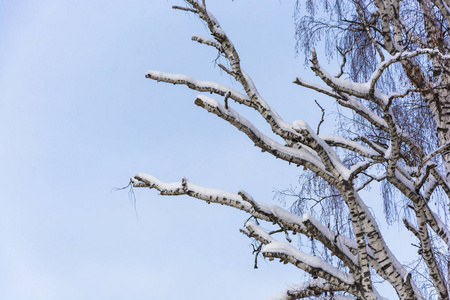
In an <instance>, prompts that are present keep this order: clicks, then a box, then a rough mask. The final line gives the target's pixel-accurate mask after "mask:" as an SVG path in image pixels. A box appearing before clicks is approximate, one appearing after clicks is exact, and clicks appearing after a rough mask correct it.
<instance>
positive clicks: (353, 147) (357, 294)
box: [131, 0, 450, 299]
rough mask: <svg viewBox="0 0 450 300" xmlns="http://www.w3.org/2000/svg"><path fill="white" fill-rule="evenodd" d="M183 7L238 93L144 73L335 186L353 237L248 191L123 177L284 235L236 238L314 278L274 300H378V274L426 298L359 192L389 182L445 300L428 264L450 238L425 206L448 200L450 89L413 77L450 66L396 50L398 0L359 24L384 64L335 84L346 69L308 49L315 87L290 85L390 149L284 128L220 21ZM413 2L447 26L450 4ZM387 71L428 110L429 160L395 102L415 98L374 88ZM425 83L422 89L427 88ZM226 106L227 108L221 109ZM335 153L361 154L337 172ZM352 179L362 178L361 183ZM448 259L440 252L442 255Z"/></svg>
mask: <svg viewBox="0 0 450 300" xmlns="http://www.w3.org/2000/svg"><path fill="white" fill-rule="evenodd" d="M186 4H187V6H186V7H174V8H176V9H181V10H185V11H188V12H190V13H193V14H195V15H197V16H198V18H200V19H201V20H202V21H203V22H204V24H206V26H207V28H208V29H209V32H210V34H211V37H200V36H197V35H194V36H193V38H192V39H193V40H194V41H196V42H198V43H201V44H204V45H206V46H210V47H212V48H213V49H215V51H218V52H219V54H220V55H222V56H223V57H224V58H225V59H226V60H227V61H228V63H229V66H230V67H229V68H226V67H224V66H223V65H220V67H221V69H222V70H224V71H225V72H227V73H228V74H229V75H230V76H231V77H232V78H233V79H234V80H235V82H236V84H237V85H240V87H241V88H242V90H243V91H244V92H243V93H241V92H239V91H237V90H235V89H232V88H230V87H227V86H225V85H222V84H219V83H215V82H210V81H200V80H197V79H194V78H191V77H189V76H186V75H180V74H169V73H163V72H159V71H148V72H147V74H146V77H147V78H149V79H152V80H156V81H160V82H166V83H172V84H181V85H185V86H187V87H188V88H190V89H193V90H196V91H199V92H208V93H210V94H213V95H214V96H216V98H217V100H216V99H213V98H212V97H209V96H206V95H203V94H201V95H199V96H197V98H196V99H195V104H196V105H198V106H200V107H202V108H204V109H205V110H206V111H208V112H210V113H213V114H215V115H216V116H218V117H220V118H221V119H223V120H225V121H227V122H228V123H230V124H231V125H232V126H234V127H236V128H237V129H238V130H239V131H241V132H243V133H244V134H246V135H247V136H248V137H249V138H250V139H251V140H252V141H253V142H254V144H255V146H256V147H259V148H260V149H261V150H262V151H266V152H268V153H270V154H272V155H273V156H275V157H276V158H280V159H281V160H283V161H286V162H288V163H293V164H295V165H298V166H300V165H302V166H304V167H305V168H307V169H308V170H310V171H312V172H314V173H315V174H316V176H318V177H320V178H322V179H323V180H324V181H325V182H326V183H327V184H329V185H330V186H332V187H334V188H335V189H336V190H337V191H338V192H339V193H340V196H341V197H342V201H343V202H344V203H345V205H346V206H347V208H348V211H349V214H350V221H351V224H352V233H353V235H348V236H345V235H342V234H340V233H339V232H335V231H333V230H330V229H329V228H327V226H325V225H324V224H321V223H320V222H319V221H318V220H317V219H315V218H314V217H313V216H311V215H308V214H306V215H303V216H297V215H294V214H292V213H289V212H287V211H286V210H284V209H282V208H280V207H278V206H273V205H267V204H264V203H262V202H258V201H255V200H254V199H253V198H252V197H251V196H250V195H248V194H247V193H245V192H244V191H240V192H239V193H237V194H235V193H230V192H225V191H219V190H215V189H209V188H204V187H200V186H197V185H195V184H193V183H191V182H188V181H187V180H186V179H183V180H182V181H181V182H180V183H164V182H161V181H160V180H158V179H157V178H155V177H153V176H151V175H146V174H136V175H135V176H134V177H133V178H132V179H131V180H132V183H133V186H134V187H147V188H153V189H156V190H158V191H159V192H160V194H161V195H189V196H191V197H194V198H197V199H200V200H203V201H207V202H208V203H210V202H212V203H219V204H223V205H227V206H231V207H234V208H237V209H239V210H242V211H245V212H247V213H248V214H249V215H250V216H252V217H253V218H255V219H257V220H263V221H267V222H270V223H272V224H274V225H276V226H278V227H279V232H284V233H285V235H286V241H279V240H277V239H276V238H275V236H274V235H273V232H267V231H265V230H263V229H262V228H261V227H260V226H258V225H257V224H255V223H253V222H247V223H246V225H245V227H244V228H243V229H242V232H243V233H244V234H246V235H247V236H249V237H250V238H253V239H255V240H256V241H258V242H259V243H260V244H261V247H260V248H259V250H258V253H259V252H260V253H261V254H262V255H263V256H264V257H267V258H269V259H273V258H277V259H280V261H282V262H284V263H290V264H293V265H295V266H296V267H298V268H299V269H301V270H303V271H304V272H306V273H309V274H310V275H311V276H312V278H313V279H312V280H310V281H309V282H307V283H304V284H301V285H296V286H295V287H293V288H292V289H289V290H287V291H283V292H281V293H280V294H279V298H277V299H302V298H308V297H312V296H319V297H321V298H320V299H327V298H328V297H329V296H328V295H327V294H328V293H330V292H333V293H334V292H335V293H336V297H341V299H355V298H356V299H384V298H383V297H382V296H381V295H380V294H379V293H378V291H377V290H376V287H375V284H374V276H373V273H374V272H375V273H377V274H378V275H379V276H381V277H382V278H383V279H384V280H386V281H387V282H388V283H389V284H391V285H392V287H393V288H394V289H395V290H396V292H397V295H398V297H399V298H400V299H425V297H424V296H423V294H422V291H421V290H420V288H419V287H418V286H417V285H416V283H415V281H414V278H412V276H411V274H410V273H409V272H408V271H407V270H406V269H405V267H404V266H402V264H401V263H400V262H399V260H398V259H397V258H396V257H395V256H394V255H393V254H392V251H391V250H390V249H389V246H388V245H387V243H386V242H385V240H384V238H383V234H382V232H381V230H380V229H379V227H378V225H377V223H376V221H375V216H374V215H373V214H372V212H371V211H370V210H369V209H368V208H367V205H366V203H365V201H364V199H362V198H361V196H360V195H359V194H358V192H359V191H360V190H361V189H362V188H363V187H365V186H367V185H369V184H370V183H371V182H373V181H380V180H387V181H388V182H390V183H391V184H392V185H393V186H394V187H395V188H396V189H398V190H399V191H400V192H401V193H402V194H403V195H404V196H405V197H406V198H408V199H409V200H410V201H411V208H412V209H413V212H414V217H415V219H413V220H406V219H405V220H404V224H405V227H406V228H407V229H408V230H409V231H411V232H412V233H413V234H414V235H415V236H416V238H417V239H418V242H419V243H420V248H421V249H420V251H421V253H420V255H421V258H422V259H423V261H424V263H425V265H426V267H427V268H428V272H429V280H430V282H432V285H433V289H434V290H433V292H434V294H435V295H436V297H437V298H438V299H448V296H449V286H448V280H449V279H448V274H446V272H444V269H443V268H442V266H441V265H440V264H439V261H438V259H437V258H436V254H435V250H434V249H433V242H432V237H433V238H436V239H439V242H440V243H441V244H444V245H447V246H446V247H448V245H449V241H450V231H449V229H448V228H447V227H446V226H445V222H444V220H441V216H440V215H439V214H437V213H435V212H434V211H433V208H432V207H431V206H430V198H431V197H432V195H433V193H436V190H437V187H441V188H442V189H443V191H444V192H445V193H446V196H447V203H448V197H449V196H450V143H449V142H450V130H449V129H450V94H449V93H450V92H449V89H442V88H437V85H434V86H432V85H430V84H434V83H430V82H429V81H430V80H429V79H427V78H425V75H424V72H419V71H420V68H421V65H420V64H419V63H418V61H419V58H420V57H425V58H429V59H431V64H432V65H433V66H434V68H435V69H440V70H443V69H445V68H446V66H447V65H448V63H449V60H450V57H449V56H448V53H447V52H446V51H442V49H441V48H439V47H434V46H435V45H434V44H431V45H430V47H416V48H415V49H414V50H411V51H406V50H405V48H404V42H403V39H404V36H405V34H406V33H405V32H404V22H403V20H401V19H400V18H399V11H400V10H401V9H402V6H401V3H399V1H394V0H374V1H373V2H372V4H373V7H375V8H376V9H377V13H378V15H379V30H378V32H375V31H374V29H373V27H370V26H372V25H370V26H369V20H364V22H362V25H363V26H365V28H364V29H363V30H364V32H366V33H367V34H368V36H369V40H370V43H373V44H374V47H375V48H376V49H377V53H378V55H379V56H380V57H379V59H380V63H379V64H378V66H377V68H376V69H375V70H374V71H373V73H372V74H371V76H369V80H368V81H367V82H364V83H358V82H352V81H350V80H348V79H343V78H342V74H343V70H344V67H345V65H344V64H343V65H342V66H341V72H340V73H339V74H338V75H336V76H334V75H331V74H330V73H329V72H327V71H326V70H325V68H323V67H322V66H321V65H320V63H319V61H318V58H317V55H316V53H315V52H314V51H313V53H312V59H311V69H312V70H313V71H314V73H315V75H316V76H317V77H319V78H320V79H321V80H322V82H323V86H320V85H316V84H311V83H308V82H306V81H304V80H302V79H300V78H296V79H295V81H294V83H296V84H298V85H300V86H303V87H306V88H309V89H313V90H315V91H317V92H319V93H321V94H324V95H326V96H329V97H330V98H334V99H335V100H337V103H338V104H339V105H341V106H342V107H344V108H346V109H350V110H351V111H352V112H353V113H355V114H356V115H358V116H360V117H361V118H362V119H364V120H366V121H367V123H368V124H371V125H372V126H373V128H375V130H377V132H378V133H380V134H382V135H383V136H385V137H386V138H385V139H386V141H387V144H386V145H383V144H380V143H379V141H378V140H377V139H374V138H371V137H367V136H365V135H363V134H361V136H360V137H359V138H358V139H357V140H350V139H348V138H345V137H340V136H336V135H331V134H326V135H321V136H319V135H317V134H316V133H315V131H313V130H312V129H311V128H310V126H309V125H308V124H307V123H305V122H303V121H295V122H293V123H292V124H290V123H288V122H286V121H284V120H283V119H282V118H281V117H280V116H279V115H278V113H276V112H275V110H274V109H273V108H271V107H270V106H269V104H268V103H267V102H266V101H265V100H264V98H263V97H262V95H260V93H259V92H258V90H257V88H256V86H255V84H254V83H253V81H252V80H251V77H250V76H249V75H248V74H246V73H245V71H244V70H243V68H242V66H241V64H240V57H239V55H238V52H237V50H236V48H235V47H234V44H233V43H232V42H231V40H230V39H229V37H228V36H227V34H226V33H225V32H224V31H223V29H222V28H221V26H220V24H219V22H218V21H217V19H216V18H215V17H214V16H213V14H212V13H211V12H209V11H208V10H207V7H206V4H205V1H196V0H186ZM362 4H364V3H363V2H362V1H356V5H357V6H356V7H357V10H358V14H359V16H360V17H362V18H363V17H364V13H365V12H364V9H367V6H363V5H362ZM420 5H421V6H420V7H421V9H422V11H423V14H424V15H427V16H428V17H430V12H429V7H431V6H433V9H439V10H441V11H442V13H443V15H444V13H445V19H450V18H449V15H450V14H449V12H450V9H449V4H448V3H447V2H446V1H439V0H436V1H423V2H421V3H420ZM430 5H431V6H430ZM430 18H431V17H430ZM433 26H436V24H435V23H433V22H428V21H426V22H425V25H424V28H425V30H427V29H428V30H429V31H430V30H431V29H430V28H433V30H434V29H435V28H434V27H433ZM409 35H411V36H412V35H413V33H409V32H408V33H407V34H406V36H409ZM437 46H439V45H437ZM393 65H399V66H401V67H402V68H403V70H404V71H405V73H406V75H407V76H408V78H409V79H410V80H411V82H412V84H413V85H415V86H416V88H417V89H416V90H414V91H415V92H418V93H420V94H421V95H422V97H423V99H425V102H426V103H427V104H428V105H429V107H430V110H431V112H432V115H433V117H434V120H435V123H436V128H437V132H436V134H437V136H438V140H439V145H437V146H436V147H435V149H433V151H431V152H428V153H427V152H426V151H425V150H424V149H423V148H422V146H421V145H419V144H417V143H416V142H415V139H414V138H413V137H412V136H410V135H409V134H408V133H407V132H406V131H405V130H403V128H402V125H401V123H399V122H398V121H397V120H396V117H395V111H394V109H393V102H394V101H396V100H398V99H401V98H402V97H406V96H407V95H408V94H409V93H411V92H413V90H407V91H404V90H398V91H395V92H391V93H387V92H384V91H383V90H382V89H380V88H379V87H378V82H379V80H380V78H381V77H382V75H383V73H384V72H386V70H388V69H389V68H391V67H392V66H393ZM418 70H419V71H418ZM447 74H450V72H449V73H445V72H444V71H441V75H440V77H439V85H440V86H450V75H447ZM425 85H427V86H428V87H427V88H425V87H424V86H425ZM430 86H431V87H430ZM222 99H223V102H224V104H221V103H220V102H221V101H222ZM230 99H231V100H234V101H235V102H236V103H238V104H239V105H242V106H246V107H249V108H251V109H253V110H255V111H257V112H258V113H259V114H260V116H261V117H262V118H263V119H264V120H265V121H266V122H267V123H268V124H269V125H270V127H271V128H272V131H273V133H274V134H276V135H278V136H279V137H280V138H281V139H282V140H283V141H284V144H280V143H278V142H276V141H275V140H274V139H272V138H270V137H269V136H267V135H265V134H263V133H261V132H260V131H259V130H258V129H257V128H256V127H255V126H254V125H253V124H252V123H251V122H250V121H248V120H247V119H245V118H244V117H243V116H242V115H240V114H238V113H237V112H236V111H235V110H233V109H232V108H230V107H229V105H228V100H230ZM373 107H377V109H378V112H374V111H373ZM405 147H406V148H407V149H410V151H414V153H415V154H416V155H417V156H418V157H419V158H420V162H418V163H417V164H416V165H408V163H407V162H405V158H404V155H405V153H404V149H405ZM339 149H345V151H347V152H351V153H352V154H353V155H354V156H355V157H358V159H359V162H357V163H353V164H351V165H350V166H349V165H348V164H344V162H343V161H344V160H343V158H342V155H341V153H342V152H339V151H338V150H339ZM436 159H440V160H441V161H442V165H443V168H439V166H438V165H437V164H436V163H434V162H432V161H433V160H436ZM374 166H378V167H383V168H384V172H382V171H379V169H378V171H377V170H376V168H374ZM442 172H444V174H442ZM380 173H381V174H380ZM358 176H365V177H366V178H369V179H368V180H367V181H366V182H364V183H363V184H362V186H359V185H358V184H357V178H358ZM297 233H299V234H301V235H304V236H306V237H308V238H309V239H311V240H314V241H317V242H318V243H320V245H322V247H323V248H324V249H327V251H330V252H331V253H332V254H333V255H334V256H335V257H336V259H337V261H338V262H339V263H341V264H342V265H343V266H344V267H338V266H336V265H333V264H334V263H335V262H336V261H333V260H330V261H325V260H322V259H320V258H319V257H316V256H311V255H309V254H307V253H303V252H302V251H300V250H298V249H297V248H296V247H294V246H293V245H292V244H291V243H290V242H291V240H290V238H289V235H290V234H297ZM444 251H447V254H448V249H444ZM447 270H448V267H447ZM336 299H338V298H336Z"/></svg>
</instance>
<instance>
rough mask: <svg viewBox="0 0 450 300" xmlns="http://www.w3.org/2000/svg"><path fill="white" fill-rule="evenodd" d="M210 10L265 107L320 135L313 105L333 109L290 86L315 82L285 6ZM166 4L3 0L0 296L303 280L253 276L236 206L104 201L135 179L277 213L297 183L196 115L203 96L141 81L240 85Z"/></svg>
mask: <svg viewBox="0 0 450 300" xmlns="http://www.w3.org/2000/svg"><path fill="white" fill-rule="evenodd" d="M209 2H210V3H209ZM209 2H208V3H209V4H208V6H209V9H210V10H211V11H212V12H213V13H214V14H215V15H216V17H217V18H218V19H219V21H220V22H221V24H222V26H223V28H224V29H225V30H226V31H227V33H228V35H229V36H230V37H231V39H232V40H233V41H234V43H235V45H236V47H237V49H238V51H239V53H240V56H241V59H242V61H243V66H244V68H245V70H246V71H247V73H249V74H250V76H252V77H253V79H254V81H255V83H256V85H257V87H258V89H259V90H260V92H261V94H262V95H263V96H264V97H265V98H266V100H267V101H268V102H269V103H270V104H271V105H272V106H273V107H274V108H275V109H276V110H278V112H279V113H280V114H281V115H282V116H283V117H285V119H286V120H287V121H289V122H292V121H294V120H296V119H303V120H306V121H308V122H310V124H311V126H312V127H313V128H314V127H315V126H317V123H318V121H319V120H320V115H321V112H320V110H319V109H318V108H317V106H316V105H315V104H314V99H318V100H319V101H320V102H321V103H322V104H323V105H327V103H329V104H331V103H332V100H331V99H324V98H323V97H320V96H319V95H316V94H314V93H311V92H307V91H305V90H304V89H301V88H300V87H298V86H295V85H294V84H292V81H293V80H294V79H295V77H296V76H301V77H303V78H306V79H309V80H312V78H311V77H313V73H312V72H311V71H310V70H309V69H307V68H305V67H304V64H303V62H304V58H303V57H302V56H301V55H300V56H299V57H298V58H296V57H295V51H294V46H295V39H294V22H293V19H292V14H293V7H294V4H293V3H292V2H293V1H284V0H280V1H273V0H265V1H256V0H254V1H248V0H246V1H233V2H232V1H229V0H221V1H209ZM172 5H183V1H181V0H180V1H163V0H150V1H149V0H145V1H144V0H142V1H141V0H135V1H106V0H105V1H75V0H74V1H67V0H66V1H57V0H54V1H46V0H39V1H37V0H36V1H12V0H10V1H7V0H0V122H1V126H0V142H1V145H2V148H1V151H0V166H1V168H2V172H0V188H1V190H2V198H1V199H2V200H1V209H0V299H7V300H9V299H12V300H22V299H23V300H25V299H45V300H52V299H55V300H56V299H58V300H59V299H66V300H70V299H96V300H101V299H215V300H222V299H264V298H265V297H266V296H269V295H271V294H273V293H276V292H278V291H280V290H282V289H284V288H286V287H287V286H288V285H289V284H292V283H299V282H301V281H302V278H301V276H300V275H299V272H298V271H297V270H296V269H295V268H294V267H292V266H286V265H282V264H280V263H277V262H268V261H267V262H266V261H264V260H263V259H260V263H259V267H260V268H259V269H257V270H254V269H253V256H252V248H251V246H250V243H251V241H250V240H249V239H248V238H247V237H245V236H243V235H242V234H241V233H239V229H240V228H241V227H242V226H243V224H244V222H245V221H246V219H247V216H246V215H245V214H243V213H241V212H238V211H235V210H233V209H231V208H226V207H221V206H217V205H207V204H205V203H204V202H201V201H198V200H195V199H191V198H187V197H172V198H170V197H162V196H159V195H158V194H157V193H156V192H155V191H152V190H137V189H135V194H136V207H134V205H133V203H132V202H131V201H130V200H129V198H128V190H123V191H117V192H114V191H112V189H113V188H115V187H123V186H126V185H127V184H128V181H129V178H130V176H132V175H134V174H135V173H138V172H143V173H149V174H152V175H154V176H156V177H158V178H160V179H161V180H164V181H169V182H173V181H179V180H181V178H182V177H183V176H185V177H187V178H188V179H189V180H191V181H193V182H195V183H197V184H199V185H203V186H206V187H211V188H220V189H225V190H229V191H232V192H237V191H238V190H240V189H244V190H246V191H247V192H249V193H250V194H252V195H253V196H254V198H255V199H257V200H259V201H264V202H267V203H279V202H277V201H276V200H273V196H274V191H275V190H276V189H283V188H287V187H289V186H290V185H295V184H296V183H297V176H298V175H299V174H300V169H299V168H296V167H295V166H289V165H288V164H287V163H284V162H281V161H279V160H275V159H273V158H272V157H271V156H270V155H269V154H267V153H261V152H260V151H259V150H258V149H256V148H255V147H253V144H252V142H250V141H249V140H248V139H247V138H246V137H245V136H244V135H243V134H242V133H240V132H238V131H237V130H236V129H235V128H232V127H231V126H230V125H228V124H226V123H225V122H224V121H223V120H222V119H219V118H217V117H216V116H214V115H212V114H208V113H207V112H206V111H204V110H203V109H201V108H199V107H197V106H195V105H194V103H193V102H194V100H195V96H196V95H197V92H193V91H190V90H188V89H187V88H186V87H180V86H172V85H167V84H164V83H156V82H153V81H151V80H149V79H145V78H144V74H145V72H146V70H148V69H151V70H160V71H165V72H171V73H182V74H187V75H190V76H193V77H195V78H198V79H201V80H212V81H217V82H220V83H223V84H226V85H230V86H232V87H234V88H236V89H239V87H238V86H237V85H233V83H232V82H231V80H230V79H229V77H228V76H226V74H223V73H221V71H220V69H219V68H218V67H215V63H214V61H215V59H216V55H217V53H216V52H215V51H214V49H212V48H208V47H206V46H203V45H200V44H197V43H194V42H192V41H191V40H190V38H191V35H192V34H200V35H207V32H206V30H205V27H204V26H203V25H202V24H201V22H200V21H199V20H197V19H196V18H195V17H194V16H192V15H189V14H187V13H185V12H181V11H174V10H172V9H171V6H172ZM218 100H220V99H218ZM230 105H234V106H237V104H234V103H231V104H230ZM234 108H237V107H234ZM240 111H241V112H242V113H243V114H245V115H246V116H248V117H249V118H250V119H252V120H255V122H256V124H259V125H261V126H263V125H264V124H263V123H262V122H261V121H260V120H258V119H257V118H256V116H255V115H254V114H252V112H249V111H248V110H245V109H244V110H242V109H241V110H240ZM330 118H331V119H334V116H332V115H331V116H330ZM263 129H266V130H267V126H266V127H263ZM329 132H330V131H329ZM136 212H137V215H138V217H137V216H136Z"/></svg>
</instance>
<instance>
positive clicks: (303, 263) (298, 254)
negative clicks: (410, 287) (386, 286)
mask: <svg viewBox="0 0 450 300" xmlns="http://www.w3.org/2000/svg"><path fill="white" fill-rule="evenodd" d="M245 227H246V229H247V231H248V235H249V236H251V237H254V238H256V239H257V240H258V241H260V242H261V243H263V244H264V245H265V246H264V247H263V248H262V254H263V256H264V257H268V258H272V259H273V258H279V259H280V260H281V261H284V262H288V263H291V264H293V265H295V266H296V267H298V268H300V269H302V270H304V271H306V272H307V273H309V274H311V275H312V276H313V277H320V278H324V279H325V280H326V281H328V282H330V284H332V285H335V286H336V287H337V288H338V289H342V290H344V291H346V292H349V293H352V294H357V290H356V287H355V286H354V284H355V281H354V278H353V275H351V274H347V273H344V272H342V271H340V270H339V269H337V268H335V267H333V266H332V265H330V264H329V263H327V262H325V261H324V260H322V259H320V258H319V257H317V256H311V255H309V254H306V253H304V252H302V251H300V250H298V249H297V248H295V247H293V246H292V245H291V244H289V243H286V242H278V241H277V240H275V239H274V238H273V237H271V236H270V235H269V234H268V233H267V232H265V231H264V230H262V229H261V228H260V227H259V226H258V225H256V224H255V223H253V222H250V221H249V222H247V224H246V225H245Z"/></svg>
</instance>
